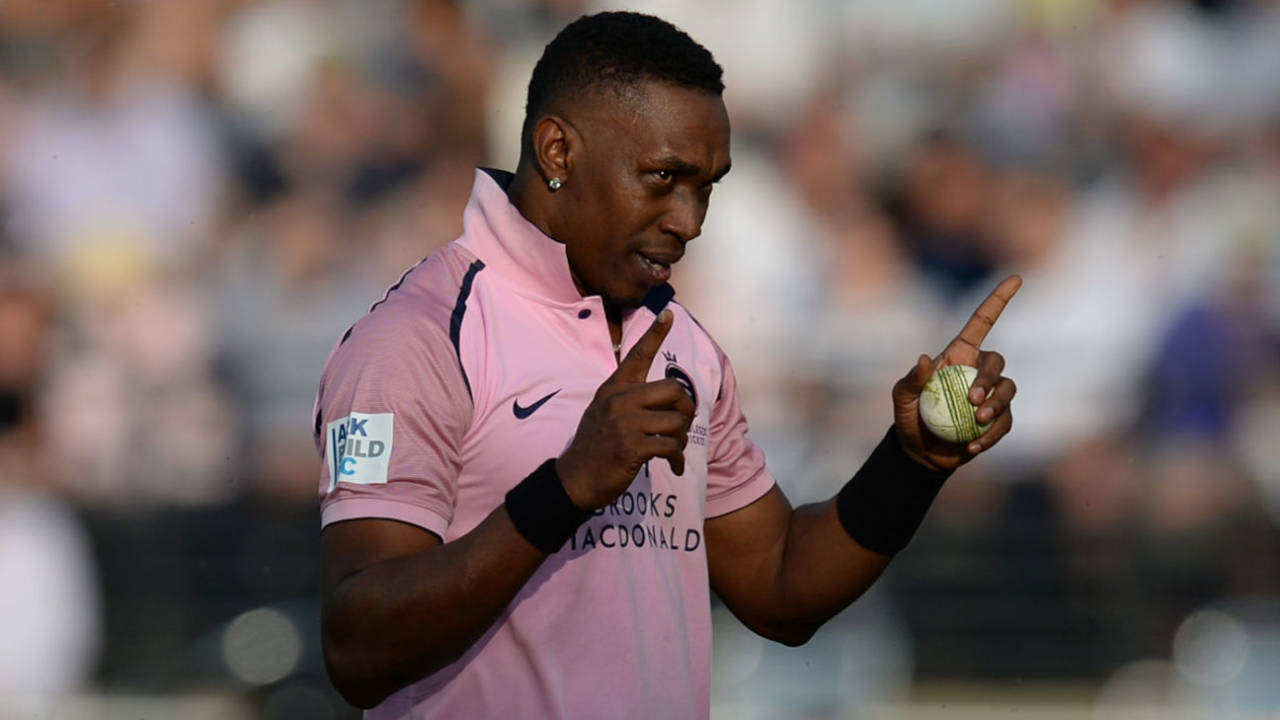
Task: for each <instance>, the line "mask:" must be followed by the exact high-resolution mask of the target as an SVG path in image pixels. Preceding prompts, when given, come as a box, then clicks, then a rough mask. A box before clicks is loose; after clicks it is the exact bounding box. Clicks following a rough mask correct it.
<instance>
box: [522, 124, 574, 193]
mask: <svg viewBox="0 0 1280 720" xmlns="http://www.w3.org/2000/svg"><path fill="white" fill-rule="evenodd" d="M577 146H578V134H577V132H576V131H574V129H573V126H572V125H570V124H569V122H568V121H567V120H565V119H564V118H562V117H560V116H559V115H543V116H542V117H541V118H540V119H539V120H538V124H537V125H535V126H534V128H533V157H534V163H535V164H536V165H537V168H538V173H539V174H540V175H542V179H543V180H550V179H551V178H560V180H561V181H562V182H566V183H567V182H568V181H569V176H570V175H572V174H573V153H574V152H575V151H576V150H577Z"/></svg>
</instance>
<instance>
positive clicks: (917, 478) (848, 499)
mask: <svg viewBox="0 0 1280 720" xmlns="http://www.w3.org/2000/svg"><path fill="white" fill-rule="evenodd" d="M950 475H951V473H950V472H936V471H933V470H930V469H929V468H926V467H925V466H923V465H921V464H920V463H918V462H916V461H915V460H912V459H911V456H909V455H907V453H906V452H904V451H903V449H902V445H901V443H899V442H898V436H897V433H896V432H895V431H894V429H893V428H892V427H890V428H889V432H888V433H886V434H885V436H884V439H883V440H881V441H880V444H879V445H877V446H876V449H875V450H873V451H872V452H871V457H868V458H867V461H866V462H865V463H863V464H862V467H861V468H860V469H859V470H858V472H857V473H855V474H854V476H853V479H851V480H850V481H849V482H848V483H847V484H845V486H844V487H843V488H841V489H840V494H839V495H837V496H836V514H837V515H838V516H839V517H840V524H841V525H843V526H844V530H845V532H847V533H849V537H851V538H853V539H854V540H855V541H857V543H858V544H859V545H861V546H863V547H865V548H866V549H868V550H871V551H872V552H877V553H880V554H881V555H893V554H894V553H896V552H898V551H900V550H902V549H903V548H905V547H906V546H907V543H909V542H911V536H912V535H915V533H916V528H918V527H920V523H921V522H923V521H924V516H925V513H927V512H928V511H929V506H930V505H931V504H933V498H934V497H936V496H937V495H938V491H939V490H941V489H942V484H943V483H944V482H946V480H947V478H948V477H950Z"/></svg>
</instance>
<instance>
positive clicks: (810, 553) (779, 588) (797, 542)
mask: <svg viewBox="0 0 1280 720" xmlns="http://www.w3.org/2000/svg"><path fill="white" fill-rule="evenodd" d="M891 559H892V556H890V555H882V554H880V553H876V552H872V551H870V550H868V549H866V548H864V547H863V546H861V545H859V544H858V543H857V542H855V541H854V540H853V539H852V538H850V537H849V534H848V532H846V531H845V529H844V527H843V526H842V525H841V524H840V520H839V517H838V516H837V513H836V503H835V499H834V498H833V499H832V500H828V501H826V502H822V503H814V504H811V505H804V506H801V507H798V508H796V509H794V510H792V511H791V517H790V519H789V522H788V528H787V532H786V535H785V540H784V542H783V543H782V544H781V546H780V547H779V548H778V551H777V553H776V555H775V557H774V558H773V559H772V562H770V563H769V565H770V566H771V571H766V572H765V573H764V577H765V578H766V579H767V580H766V584H765V586H764V588H762V589H763V590H764V592H763V593H762V597H761V603H760V605H759V613H760V614H759V617H758V619H757V620H756V623H757V624H758V627H756V628H753V629H756V630H757V632H761V634H764V635H766V636H768V637H770V638H772V639H775V640H778V641H779V642H783V643H786V644H789V645H797V644H800V643H803V642H805V641H806V640H808V639H809V638H810V637H811V636H812V635H813V633H814V632H815V631H817V629H818V628H819V627H821V626H822V625H823V623H825V622H826V621H827V620H830V619H831V618H832V617H834V616H835V615H836V614H837V613H839V612H840V611H841V610H843V609H844V608H846V607H848V606H849V604H850V603H852V602H853V601H855V600H857V599H858V598H859V597H860V596H861V595H862V594H863V593H864V592H866V591H867V589H868V588H870V587H871V585H872V584H873V583H875V581H876V580H877V579H878V578H879V577H880V575H881V573H883V572H884V569H885V568H886V567H888V565H889V562H890V560H891Z"/></svg>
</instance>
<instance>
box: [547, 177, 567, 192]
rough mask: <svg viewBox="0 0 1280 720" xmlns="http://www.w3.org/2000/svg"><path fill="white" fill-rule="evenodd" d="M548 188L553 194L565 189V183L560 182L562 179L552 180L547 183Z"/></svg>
mask: <svg viewBox="0 0 1280 720" xmlns="http://www.w3.org/2000/svg"><path fill="white" fill-rule="evenodd" d="M547 187H549V188H551V192H555V191H557V190H559V189H560V188H562V187H564V183H562V182H560V178H551V179H550V180H548V181H547Z"/></svg>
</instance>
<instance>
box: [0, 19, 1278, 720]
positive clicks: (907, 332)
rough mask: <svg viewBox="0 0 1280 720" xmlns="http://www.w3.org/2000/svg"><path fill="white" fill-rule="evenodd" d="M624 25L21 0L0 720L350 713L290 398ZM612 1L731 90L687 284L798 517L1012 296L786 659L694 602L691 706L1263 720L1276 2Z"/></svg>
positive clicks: (9, 185) (3, 471) (1271, 696)
mask: <svg viewBox="0 0 1280 720" xmlns="http://www.w3.org/2000/svg"><path fill="white" fill-rule="evenodd" d="M606 7H609V8H611V7H614V6H613V4H612V3H597V2H591V1H589V0H477V1H476V2H450V1H448V0H401V1H397V0H366V1H365V2H345V1H344V2H340V1H338V0H329V1H321V0H262V1H260V2H253V1H249V0H182V1H181V2H164V1H162V0H110V1H107V0H3V1H2V2H0V718H5V719H6V720H7V719H11V718H28V717H56V718H82V717H83V718H114V717H128V718H137V717H185V718H218V719H222V718H228V719H230V718H272V719H275V718H301V717H306V718H348V717H354V716H355V714H354V713H353V711H351V710H350V709H349V708H346V707H345V706H344V705H343V704H342V703H341V701H340V699H339V698H337V696H336V695H335V694H334V693H333V691H332V690H331V689H329V686H328V683H327V681H326V680H325V678H324V675H323V669H322V666H321V664H320V659H319V652H318V638H317V625H318V621H317V617H318V609H317V600H316V590H317V585H318V581H317V570H318V560H317V552H316V537H317V533H316V530H317V526H318V515H317V510H316V472H317V467H318V460H317V458H316V455H315V450H314V447H313V446H312V441H311V438H310V435H309V430H310V418H309V416H310V409H311V403H312V398H313V392H314V388H315V385H316V380H317V378H318V375H319V372H320V369H321V367H322V365H323V362H324V359H325V357H326V355H327V353H328V351H329V349H330V346H331V345H332V343H333V342H334V340H335V339H336V338H337V337H338V336H339V335H340V334H341V332H342V331H343V330H344V329H345V328H346V327H347V326H348V325H349V324H350V323H351V322H352V321H353V320H354V319H356V318H357V317H359V316H360V315H361V314H363V312H364V311H365V310H366V308H367V307H368V305H369V304H370V303H371V302H372V301H374V300H376V299H377V298H378V297H379V296H380V295H381V293H382V291H383V289H384V288H385V287H386V286H387V285H388V284H390V283H391V282H393V281H394V280H395V279H396V277H398V275H399V273H400V271H401V270H402V269H403V268H404V267H405V266H407V265H409V264H411V263H413V262H415V261H416V260H417V259H419V258H420V257H421V256H423V255H424V254H426V253H427V252H429V251H431V250H432V249H434V248H436V247H439V246H441V245H443V244H444V243H446V242H448V241H449V240H451V239H452V238H453V237H455V235H456V234H457V233H458V231H459V230H460V220H459V210H460V208H461V206H462V204H463V203H464V201H465V199H466V196H467V192H468V189H469V186H470V183H471V177H472V172H473V171H472V168H473V166H475V165H477V164H492V165H496V166H500V167H506V168H511V167H512V166H513V165H514V160H515V154H516V150H517V140H518V135H517V133H518V127H519V122H520V119H521V116H522V113H523V90H524V83H525V82H527V78H528V73H529V71H530V69H531V67H532V65H533V62H534V60H535V59H536V57H537V54H538V52H539V51H540V48H541V47H542V45H543V44H544V43H545V42H546V41H547V40H548V39H549V38H550V37H551V35H552V34H553V33H554V32H555V31H556V30H557V29H558V28H559V27H561V26H563V24H564V23H565V22H567V21H568V20H569V19H571V18H572V17H575V16H576V15H578V14H580V13H582V12H585V11H592V10H597V9H602V8H606ZM629 7H632V8H636V9H641V10H646V11H651V12H655V13H657V14H660V15H662V16H664V17H666V18H668V19H670V20H672V21H674V22H676V23H677V24H678V25H680V26H682V27H683V28H684V29H686V30H688V31H689V32H690V33H691V34H692V35H693V36H694V37H695V38H696V39H698V40H699V41H701V42H702V43H704V44H705V45H707V46H708V47H709V48H710V49H711V50H712V52H714V53H715V55H716V56H717V58H718V59H719V61H720V62H721V63H722V64H723V65H724V67H725V80H726V84H727V86H728V90H727V91H726V101H727V103H728V104H729V109H730V114H731V117H732V120H733V124H734V128H733V129H734V148H733V163H734V170H733V172H732V173H731V174H730V176H729V177H728V179H727V180H726V181H725V182H724V183H722V184H721V186H719V187H717V189H716V191H715V198H714V200H715V201H714V202H713V203H712V209H711V212H710V215H709V217H708V219H707V223H706V225H705V234H704V236H703V237H702V238H701V239H699V240H697V241H696V242H695V243H694V244H693V245H691V247H690V255H689V256H688V257H687V258H686V260H685V262H684V263H683V264H682V266H681V267H680V268H678V277H677V281H676V283H675V284H676V287H677V289H678V291H679V296H678V297H679V298H680V299H681V300H682V301H683V302H684V303H685V304H686V305H687V306H689V307H690V308H691V309H692V311H693V312H694V313H695V314H696V315H698V316H699V317H700V319H701V320H702V321H703V322H704V324H705V325H707V326H708V327H709V328H710V329H711V330H712V332H713V333H715V334H716V336H717V337H718V338H719V339H720V340H721V343H722V344H723V345H724V347H725V348H726V350H727V351H728V353H729V355H730V356H731V357H733V358H734V361H735V365H736V367H737V368H738V370H739V374H740V376H741V386H742V387H743V389H744V397H743V401H744V404H745V407H746V410H747V413H748V417H749V418H750V420H751V421H752V428H753V429H752V433H753V436H754V437H755V438H756V439H757V441H758V442H759V443H760V444H761V445H763V446H764V447H765V449H766V451H767V452H768V456H769V458H770V464H771V466H772V468H773V470H774V472H775V474H777V475H778V476H779V477H780V478H783V483H784V485H785V489H786V491H787V492H788V494H789V495H790V496H791V497H792V499H793V500H795V501H798V502H803V501H808V500H815V499H819V498H822V497H825V496H827V495H829V494H830V493H832V492H833V491H834V490H835V489H836V488H837V487H838V486H839V484H840V483H841V482H842V481H843V480H844V479H845V478H847V477H848V476H849V474H850V473H851V472H852V470H853V469H854V468H855V467H856V465H857V463H858V462H859V460H860V459H861V458H862V457H863V456H864V455H865V454H866V452H867V451H868V450H869V449H870V447H871V446H872V444H873V443H874V442H875V440H876V439H878V437H879V435H880V433H882V432H883V429H884V427H885V425H886V424H887V423H888V422H889V404H888V388H889V386H890V384H891V382H892V381H893V379H895V378H896V377H897V376H899V375H901V374H902V373H903V372H904V371H905V370H906V368H907V366H908V365H909V364H910V363H911V359H912V358H914V357H915V354H916V353H917V352H919V351H921V350H936V349H939V348H941V346H942V345H943V344H944V343H945V342H946V341H947V340H948V339H949V338H950V336H951V334H952V333H954V332H955V331H956V330H957V329H958V328H959V327H960V324H961V323H962V321H963V319H964V317H965V315H966V314H967V312H968V311H969V310H970V309H971V308H972V307H974V306H975V305H976V302H977V300H978V299H979V298H980V297H981V296H982V294H984V293H985V292H986V290H988V289H989V288H990V287H991V286H992V285H993V284H994V282H995V281H996V280H997V279H998V278H999V277H1001V276H1002V274H1003V273H1006V272H1010V271H1016V272H1019V273H1021V274H1022V275H1023V277H1024V278H1025V280H1026V284H1025V286H1024V288H1023V289H1022V291H1021V293H1020V294H1019V296H1018V297H1017V298H1016V299H1015V301H1014V302H1013V303H1012V305H1011V306H1010V307H1009V309H1008V310H1007V311H1006V313H1005V315H1004V317H1003V318H1002V319H1001V321H1000V323H999V325H998V326H997V328H996V330H995V332H994V333H993V334H992V336H991V338H990V339H989V342H988V345H989V346H990V347H991V348H994V349H998V350H1000V351H1001V352H1003V353H1004V354H1005V355H1006V357H1007V358H1008V361H1009V364H1008V367H1009V373H1010V375H1011V376H1013V377H1014V378H1015V379H1016V380H1017V381H1018V384H1019V387H1020V392H1019V396H1018V400H1017V403H1016V404H1015V414H1016V417H1017V423H1016V426H1015V431H1014V433H1013V434H1012V435H1011V436H1010V437H1008V438H1006V439H1005V441H1004V442H1003V443H1002V445H1001V446H1000V447H999V449H998V450H997V451H996V452H994V453H993V454H992V455H991V456H990V457H984V458H982V459H981V460H980V461H978V462H976V463H974V464H973V465H972V466H969V467H966V468H965V469H963V470H962V471H961V472H960V473H958V474H957V476H956V477H955V478H954V479H953V480H952V481H951V482H950V483H948V485H947V487H946V488H945V490H944V491H943V493H942V494H941V496H940V498H939V500H938V502H937V504H936V506H935V508H934V510H933V512H932V514H931V516H930V518H929V520H928V522H927V523H926V525H925V527H924V528H923V529H922V530H921V532H920V533H919V535H918V536H917V538H916V540H915V542H914V544H913V545H912V547H911V548H910V549H909V551H908V552H907V553H905V554H904V555H903V556H902V557H901V558H899V559H898V560H897V561H896V562H895V563H894V565H893V567H892V568H891V570H890V572H889V573H888V574H887V575H886V577H885V578H884V579H883V580H882V581H881V582H880V583H879V584H878V585H877V586H876V587H875V588H874V589H873V591H872V592H871V593H870V594H869V595H868V596H867V597H866V598H864V599H863V600H862V601H861V602H860V603H859V604H857V605H856V606H854V608H852V609H851V610H850V611H848V612H846V613H845V614H843V615H841V616H840V617H838V618H837V619H836V620H834V621H833V622H832V623H831V625H830V626H829V627H828V628H827V629H826V630H825V631H824V632H822V633H820V634H819V635H818V637H817V638H815V639H814V640H813V641H812V642H811V643H810V644H809V645H807V646H805V647H803V648H800V649H788V648H784V647H782V646H777V645H773V644H769V643H767V642H765V641H763V640H759V639H757V638H755V637H754V636H751V635H749V634H748V633H746V632H745V631H743V630H742V629H741V627H740V626H738V625H737V623H736V621H733V620H732V619H731V618H728V617H727V616H726V614H725V613H724V611H723V610H722V609H718V610H717V611H716V613H717V614H716V617H717V619H718V620H720V621H721V622H718V625H717V630H716V661H715V687H714V696H715V703H716V707H715V711H714V714H715V715H716V716H717V717H725V718H729V717H733V718H750V717H788V718H795V717H806V718H829V717H852V718H917V717H919V718H969V717H974V718H977V717H984V718H985V717H994V716H1000V717H1009V716H1030V715H1034V716H1036V717H1044V718H1059V717H1061V718H1122V717H1151V718H1157V717H1158V718H1168V717H1212V718H1220V717H1236V716H1240V717H1276V716H1277V714H1280V685H1277V683H1276V682H1275V678H1276V677H1280V599H1278V598H1280V525H1278V524H1280V3H1277V2H1267V1H1263V0H1256V1H1252V0H1234V1H1233V0H1201V1H1199V2H1189V1H1182V0H1179V1H1175V0H1168V1H1165V2H1157V1H1154V0H1147V1H1144V0H901V1H899V2H893V3H881V2H870V1H862V2H840V1H838V0H791V1H790V2H784V1H783V0H705V1H703V2H696V3H693V2H675V1H674V0H667V1H665V2H664V1H662V0H651V1H649V2H640V3H637V4H631V5H629ZM654 51H655V52H661V49H660V48H655V49H654Z"/></svg>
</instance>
